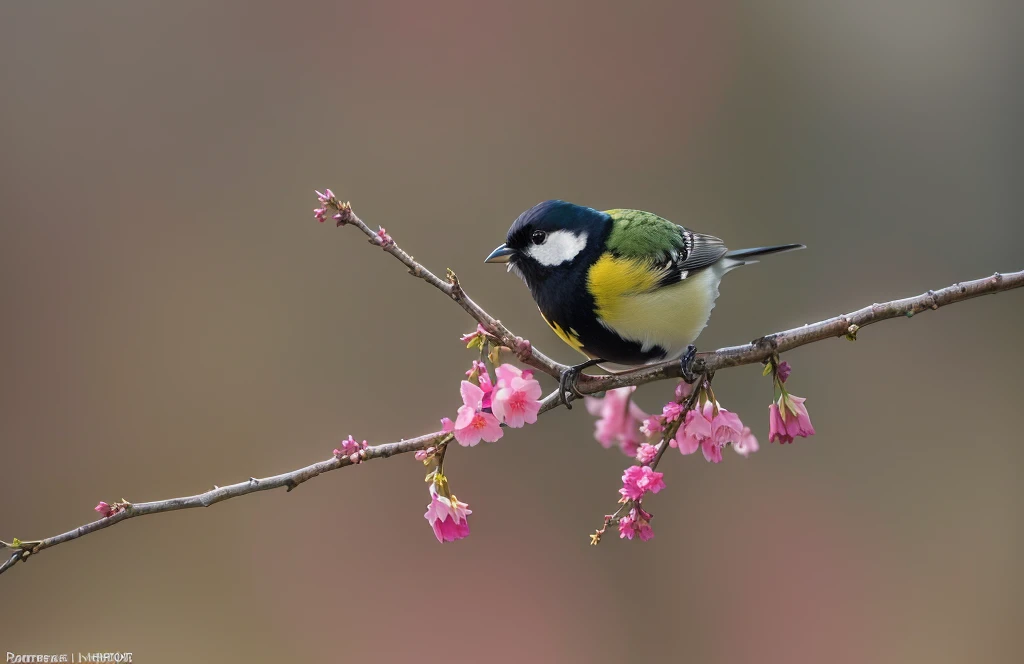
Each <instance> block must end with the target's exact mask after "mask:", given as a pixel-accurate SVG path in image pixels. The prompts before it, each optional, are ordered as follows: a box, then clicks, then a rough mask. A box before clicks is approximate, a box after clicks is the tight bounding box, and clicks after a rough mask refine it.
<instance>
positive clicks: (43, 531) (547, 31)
mask: <svg viewBox="0 0 1024 664" xmlns="http://www.w3.org/2000/svg"><path fill="white" fill-rule="evenodd" d="M1019 8H1020V7H1019V4H1017V3H1009V2H1000V1H998V0H992V1H985V0H982V1H978V2H970V3H968V2H962V1H953V0H917V1H910V0H905V1H897V2H892V1H890V0H884V1H883V0H868V1H864V2H857V3H821V2H812V1H808V0H803V1H800V0H792V1H783V2H745V3H743V2H738V3H737V2H721V3H706V2H702V3H698V2H690V3H678V2H663V3H655V4H646V3H607V4H604V3H602V4H597V3H589V2H556V3H548V2H518V3H515V4H514V5H513V4H511V3H509V4H506V5H504V6H500V5H497V4H491V5H486V6H483V5H481V4H479V3H475V2H444V3H420V2H395V3H390V2H377V3H351V4H350V3H337V2H335V3H320V4H317V3H255V2H220V3H206V2H196V1H183V2H175V3H158V2H152V1H140V2H132V3H116V4H115V3H81V2H68V1H65V2H46V3H13V2H9V3H4V4H3V5H2V6H0V84H2V90H3V94H2V97H0V141H2V143H0V275H2V277H0V279H2V280H0V311H2V312H3V314H2V321H3V325H2V327H0V348H2V349H3V351H2V358H3V364H2V366H3V370H2V372H0V445H2V457H0V468H2V484H0V486H2V488H0V491H2V498H3V499H2V500H0V538H3V539H5V540H10V539H11V537H13V536H18V537H20V538H22V539H32V538H40V537H45V536H50V535H54V534H57V533H58V532H63V531H65V530H69V529H71V528H74V527H76V526H78V525H80V524H82V523H85V522H88V521H92V520H93V519H94V517H95V516H96V515H95V513H94V512H93V511H92V507H93V505H95V504H96V502H97V501H99V500H106V501H108V502H113V501H114V500H117V499H120V498H122V497H124V498H127V499H129V500H133V501H138V502H141V501H147V500H155V499H161V498H169V497H173V496H180V495H186V494H192V493H197V492H201V491H205V490H207V489H209V488H210V487H212V485H214V484H220V485H223V484H227V483H231V482H236V481H241V480H244V479H246V478H248V477H249V476H250V475H255V476H263V475H268V474H274V473H278V472H283V471H285V470H290V469H293V468H297V467H299V466H303V465H306V464H308V463H311V462H313V461H317V460H321V459H324V458H327V457H328V456H329V455H330V451H331V449H333V447H334V446H335V445H336V444H337V442H338V441H339V440H340V439H341V438H343V437H344V436H346V435H347V434H349V433H351V434H354V435H355V436H356V437H357V438H359V439H363V438H366V439H368V440H370V441H371V442H372V443H381V442H388V441H392V440H397V439H399V438H401V437H411V436H414V435H417V434H420V433H423V432H426V431H431V430H434V429H435V428H436V427H437V420H438V418H439V417H441V416H443V415H449V416H453V415H454V412H455V409H456V407H457V406H458V405H459V404H460V401H459V396H458V390H457V385H458V381H459V379H460V378H461V376H462V373H463V371H464V370H465V369H466V367H467V366H468V364H469V361H470V359H471V355H470V353H469V352H467V351H465V350H464V349H463V348H462V347H461V345H460V344H459V343H458V336H459V335H460V334H462V333H463V332H466V331H468V330H470V329H472V328H473V323H472V321H471V320H470V319H469V318H468V317H467V316H466V315H464V314H463V313H462V312H461V310H459V309H458V307H456V306H455V305H453V304H452V303H450V302H446V301H445V300H444V299H443V298H442V297H441V296H439V295H438V294H437V293H435V292H433V291H432V290H430V288H429V287H428V286H426V285H425V284H423V283H421V282H417V281H414V280H412V279H410V278H409V277H408V276H406V275H405V273H404V271H403V270H402V269H401V268H400V267H399V266H398V265H397V264H396V263H395V262H394V261H392V260H391V259H390V258H388V257H385V256H382V255H381V253H380V252H379V251H377V250H373V249H371V248H370V247H368V246H367V245H366V243H365V242H364V240H363V239H362V238H361V236H360V235H359V234H357V233H356V232H355V231H353V230H351V229H336V228H334V227H333V225H331V224H325V225H321V224H318V223H316V222H315V221H314V220H313V218H312V216H311V209H312V208H313V207H314V206H315V202H316V199H315V197H314V196H313V189H314V188H322V187H332V188H333V189H334V191H335V192H337V194H338V195H339V196H340V197H341V198H342V199H343V200H344V199H350V200H352V202H353V205H354V207H355V209H356V211H357V212H358V213H359V214H360V215H361V216H362V217H363V219H365V220H366V221H367V222H368V223H369V224H371V225H377V224H380V225H383V226H385V227H387V229H388V230H389V231H390V232H391V233H392V235H393V236H394V237H395V239H396V240H397V241H398V242H400V243H401V244H402V245H403V246H404V247H405V248H406V249H408V250H409V251H410V252H411V253H412V254H414V255H415V256H416V257H417V258H419V259H421V260H422V261H424V262H425V263H426V264H427V265H428V266H429V267H431V268H432V269H434V270H435V271H438V272H443V270H444V268H446V267H451V268H453V269H455V270H456V271H457V272H458V274H459V276H460V277H461V278H462V281H463V283H464V284H465V286H466V288H467V289H468V290H469V292H470V293H471V294H472V295H473V296H475V297H476V299H477V300H478V301H479V302H480V303H481V304H482V305H484V306H485V307H486V308H488V309H489V310H490V311H491V312H492V313H493V314H494V315H496V316H498V317H500V318H501V320H502V321H504V322H505V323H506V324H508V325H509V326H510V327H511V328H512V329H513V330H514V331H516V332H517V333H518V334H520V335H522V336H524V337H527V338H529V339H531V340H532V341H533V342H534V343H535V344H536V345H537V346H539V347H541V348H542V349H543V350H545V351H547V352H549V353H551V354H552V355H554V356H555V357H556V358H558V359H560V360H562V361H569V360H574V359H575V356H574V354H573V353H572V351H571V350H570V349H568V348H567V347H565V346H563V345H561V343H560V342H559V341H558V340H557V339H556V338H555V337H554V335H553V334H552V333H551V332H550V331H549V330H548V329H547V328H546V326H544V324H543V322H542V321H541V320H540V318H539V316H538V315H537V314H536V310H535V308H534V305H533V303H532V301H531V299H530V297H529V294H528V292H527V291H526V289H525V288H524V287H523V285H522V284H521V283H520V282H519V280H517V279H516V278H515V277H513V276H511V275H507V274H505V272H504V270H502V269H500V268H498V267H495V266H493V265H484V263H483V258H484V256H485V255H486V254H487V253H488V252H489V251H490V250H491V249H493V248H494V246H495V245H497V244H498V243H500V242H502V241H503V238H504V235H505V232H506V230H507V228H508V225H509V224H510V223H511V222H512V220H513V219H514V218H515V217H516V216H517V215H518V214H519V212H520V211H522V210H523V209H525V208H527V207H529V206H531V205H533V204H534V203H536V202H538V201H541V200H544V199H547V198H553V197H559V198H564V199H567V200H571V201H574V202H578V203H582V204H586V205H590V206H593V207H596V208H598V209H605V208H611V207H638V208H643V209H647V210H651V211H654V212H657V213H659V214H661V215H663V216H665V217H668V218H670V219H672V220H674V221H677V222H680V223H684V224H686V225H687V226H691V227H694V228H696V229H698V230H703V231H707V232H711V233H713V234H715V235H718V236H720V237H722V238H724V239H725V240H726V242H728V243H729V245H730V246H734V247H742V246H756V245H761V244H771V243H779V242H803V243H806V244H807V245H808V246H809V250H807V251H804V252H800V253H798V254H792V255H787V256H782V257H778V258H773V259H771V260H765V261H764V262H763V263H762V264H760V265H758V266H756V267H755V268H751V269H749V270H741V271H739V272H737V273H734V274H732V275H731V276H730V277H729V278H728V279H727V281H726V282H725V284H724V286H723V288H722V296H721V298H720V299H719V300H718V307H717V309H716V310H715V315H714V317H713V319H712V323H711V325H710V327H709V328H708V329H707V330H706V332H705V333H704V335H703V336H702V337H701V339H700V340H699V345H700V346H701V348H704V349H710V348H714V347H717V346H722V345H731V344H735V343H742V342H745V341H747V340H749V339H752V338H754V337H756V336H760V335H762V334H765V333H768V332H772V331H775V330H778V329H783V328H786V327H791V326H795V325H800V324H802V323H804V322H812V321H816V320H819V319H821V318H824V317H827V316H831V315H834V314H839V313H842V312H846V311H849V310H852V309H855V308H858V307H861V306H863V305H866V304H870V303H872V302H875V301H882V300H887V299H891V298H894V297H902V296H907V295H915V294H918V293H920V292H923V291H925V290H927V289H929V288H939V287H942V286H946V285H949V284H950V283H953V282H955V281H957V280H962V279H969V278H977V277H982V276H986V275H989V274H991V273H992V272H994V271H996V270H1000V271H1011V270H1018V269H1021V268H1024V257H1022V255H1021V248H1022V246H1024V226H1022V222H1021V219H1022V213H1024V198H1022V197H1021V189H1020V183H1021V172H1022V167H1024V158H1022V156H1021V155H1022V154H1024V150H1022V148H1024V132H1022V130H1021V118H1022V117H1024V88H1022V86H1021V80H1022V74H1024V58H1022V56H1024V46H1022V44H1024V41H1022V37H1024V34H1022V33H1024V31H1022V29H1021V25H1022V24H1021V22H1020V21H1019V20H1018V19H1019V18H1020V16H1019V14H1020V11H1019ZM1022 323H1024V293H1022V292H1012V293H1007V294H1001V295H997V296H995V297H989V298H983V299H978V300H972V301H970V302H966V303H963V304H958V305H956V306H955V307H950V308H948V309H943V310H940V311H938V312H936V313H928V314H927V315H922V316H921V317H915V318H914V319H913V320H897V321H891V322H887V323H885V324H882V325H878V326H873V327H871V328H868V329H865V330H864V331H863V332H862V333H861V335H860V340H859V341H858V342H857V343H856V344H851V343H847V342H845V341H832V342H823V343H819V344H815V345H813V346H809V347H805V348H801V349H799V350H797V351H794V352H792V353H790V354H788V355H787V356H786V359H788V360H789V361H790V362H791V363H792V365H793V367H794V371H793V376H792V378H790V385H791V386H792V390H793V392H794V393H796V394H800V395H803V396H807V397H808V402H807V404H808V406H809V407H810V411H811V414H812V417H813V419H814V423H815V425H816V427H817V430H818V435H817V436H815V437H814V438H812V439H809V440H806V441H804V440H800V441H798V442H797V443H796V444H794V445H791V446H786V447H780V446H778V445H768V444H767V424H768V422H767V406H768V403H769V401H770V399H771V385H770V381H769V380H768V379H762V378H761V377H760V373H759V369H760V368H759V367H744V368H739V369H735V370H730V371H727V372H723V373H721V374H720V375H719V376H718V378H717V380H716V382H715V387H716V392H717V394H718V396H719V398H720V399H721V400H722V402H723V403H725V404H726V405H727V406H728V407H729V408H730V409H732V410H735V411H738V412H739V414H740V415H741V416H742V417H743V418H744V419H745V420H746V422H747V423H748V424H750V425H751V426H753V428H754V431H755V433H756V434H757V435H758V436H759V437H760V439H761V443H762V450H761V452H759V453H758V454H756V455H754V456H753V457H751V458H750V459H746V460H744V459H742V458H740V457H738V456H737V455H735V454H732V453H728V455H727V457H726V460H725V462H724V463H722V464H720V465H717V466H713V465H710V464H707V463H706V462H705V461H704V460H703V459H702V458H701V457H700V455H696V456H693V457H686V458H682V457H680V456H678V455H670V456H669V457H668V458H667V462H666V463H665V464H664V465H663V469H664V470H666V471H667V474H666V480H667V482H668V488H667V490H666V491H664V492H662V493H660V494H659V495H658V496H656V497H655V498H654V499H653V500H651V501H650V504H649V507H650V509H651V510H652V511H653V512H654V513H655V514H656V518H655V520H654V522H653V525H654V527H655V531H656V533H657V537H656V538H655V540H654V541H653V542H651V543H649V544H647V545H642V544H639V543H637V542H625V541H619V540H618V539H613V538H612V537H608V538H606V540H605V542H604V543H603V544H602V545H601V546H600V547H597V548H591V547H589V546H588V538H587V535H588V533H589V532H591V531H593V530H594V529H595V528H597V527H598V526H599V525H600V522H601V517H602V515H603V514H605V513H606V512H609V511H610V510H612V509H613V508H614V506H615V500H616V498H617V494H616V490H617V488H618V486H619V476H620V474H621V472H622V468H623V467H624V466H625V465H626V463H627V460H626V459H625V458H624V457H623V456H622V455H621V454H620V453H619V452H618V451H616V450H604V449H602V448H601V447H600V446H599V445H598V444H597V443H596V442H595V441H594V439H593V437H592V427H593V422H592V420H591V418H590V417H589V416H588V415H587V414H586V412H585V410H584V409H583V408H576V409H574V410H572V411H571V412H567V411H565V410H564V409H563V410H560V411H558V412H554V413H551V414H550V415H548V416H545V417H544V418H543V421H542V424H541V425H538V426H536V427H530V428H526V429H522V430H517V431H510V432H508V434H507V435H506V436H505V437H504V439H503V440H501V441H500V442H499V443H497V444H493V445H487V444H485V445H481V446H479V447H478V448H475V449H473V450H471V451H470V450H464V449H461V448H458V449H455V450H453V454H451V455H450V456H449V460H448V464H447V469H448V475H449V477H450V480H451V482H452V486H453V489H454V490H455V492H456V493H457V494H458V496H459V497H460V498H462V499H463V500H466V501H468V502H469V503H470V505H471V506H472V508H473V509H474V515H473V517H472V527H473V534H472V536H471V537H470V538H469V539H468V540H465V541H463V542H459V543H456V544H454V545H444V546H441V545H439V544H438V543H437V542H436V541H435V540H434V538H433V535H432V534H431V532H430V529H429V527H428V525H427V523H426V522H425V521H424V519H423V516H422V514H423V511H424V509H425V506H426V504H427V502H428V499H427V490H426V486H425V485H424V483H423V474H424V469H423V467H422V465H421V464H420V463H418V462H416V461H415V460H413V459H412V457H411V456H406V457H399V458H396V459H391V460H389V461H388V462H387V463H384V462H375V463H371V464H367V465H366V466H363V467H359V468H353V469H348V470H345V471H344V472H339V473H331V474H329V475H326V476H323V477H321V478H318V479H317V480H316V481H312V482H309V483H307V484H304V485H302V486H301V487H300V488H299V489H298V490H296V491H295V492H292V493H289V494H286V493H285V492H283V491H275V492H268V493H261V494H257V495H253V496H248V497H245V498H244V499H238V500H232V501H229V502H227V503H222V504H219V505H217V506H215V507H214V508H212V509H209V510H199V511H194V510H193V511H187V512H176V513H172V514H164V515H159V516H153V517H147V518H145V519H137V520H133V521H131V522H129V523H125V524H122V525H119V526H117V527H116V528H112V529H109V530H105V531H102V532H100V533H97V534H94V535H90V536H89V537H86V538H83V539H81V540H78V541H75V542H72V543H69V544H66V545H62V546H59V547H57V548H54V549H52V550H50V551H47V552H46V553H45V554H43V555H40V556H39V557H38V558H35V559H33V560H32V561H31V563H30V564H26V565H19V566H18V567H17V568H15V569H12V570H10V571H9V572H8V573H7V574H4V576H3V577H2V578H0V595H2V597H3V601H2V602H0V616H2V618H0V651H13V652H15V653H46V652H58V653H59V652H94V651H132V652H133V653H134V654H135V659H134V661H136V662H139V663H140V664H147V663H150V662H180V661H196V662H207V661H208V662H214V661H223V662H258V661H282V660H283V661H298V662H303V661H343V662H364V661H381V662H404V661H417V662H420V663H430V662H451V661H467V662H520V661H542V662H622V661H643V660H646V661H652V660H653V661H692V662H709V663H716V662H722V663H735V662H787V663H801V662H837V663H843V662H851V663H852V662H908V661H912V662H929V664H937V663H943V662H963V661H972V662H1020V661H1022V659H1024V642H1022V640H1021V635H1020V626H1021V623H1022V620H1024V601H1022V599H1021V597H1022V591H1024V571H1022V568H1021V560H1022V557H1024V527H1022V523H1024V521H1022V516H1021V509H1022V507H1024V485H1022V483H1021V481H1020V479H1019V478H1020V473H1021V469H1022V467H1024V449H1022V445H1021V442H1022V441H1021V433H1020V431H1021V427H1020V422H1019V420H1018V418H1019V417H1020V398H1021V395H1022V390H1021V387H1020V383H1019V377H1018V376H1017V373H1018V370H1019V367H1020V366H1021V362H1022V361H1024V350H1022V348H1021V345H1020V335H1021V332H1020V330H1021V325H1022ZM544 380H547V379H544ZM544 385H545V387H546V389H551V388H552V387H553V383H552V382H551V381H547V382H546V383H544ZM671 389H672V386H671V385H669V384H659V385H653V386H649V387H646V388H643V389H641V391H640V392H639V393H638V399H639V401H640V403H641V404H642V405H644V406H645V407H647V408H648V409H654V408H657V407H658V406H659V404H661V403H663V402H664V401H665V399H666V398H667V397H668V395H669V394H670V392H671Z"/></svg>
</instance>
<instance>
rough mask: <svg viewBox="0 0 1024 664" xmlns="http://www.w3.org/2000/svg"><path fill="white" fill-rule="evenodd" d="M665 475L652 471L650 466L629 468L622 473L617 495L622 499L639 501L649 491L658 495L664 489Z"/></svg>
mask: <svg viewBox="0 0 1024 664" xmlns="http://www.w3.org/2000/svg"><path fill="white" fill-rule="evenodd" d="M664 477H665V474H664V473H659V472H657V471H655V470H652V469H651V467H650V466H630V467H629V468H627V469H626V470H625V472H623V473H622V488H621V489H619V493H621V494H622V496H623V497H624V498H628V499H630V500H639V499H641V498H643V495H644V494H645V493H647V492H648V491H650V492H651V493H658V492H659V491H661V490H662V489H664V488H665V480H664Z"/></svg>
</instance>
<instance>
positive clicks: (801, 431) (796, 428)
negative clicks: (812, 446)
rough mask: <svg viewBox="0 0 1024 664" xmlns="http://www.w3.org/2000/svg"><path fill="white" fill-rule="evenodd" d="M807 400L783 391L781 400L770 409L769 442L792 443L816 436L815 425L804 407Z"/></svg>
mask: <svg viewBox="0 0 1024 664" xmlns="http://www.w3.org/2000/svg"><path fill="white" fill-rule="evenodd" d="M806 400H807V399H805V398H804V397H797V396H793V395H792V394H789V393H788V392H786V391H785V390H783V392H782V396H781V397H779V400H778V401H777V402H775V403H773V404H772V405H771V406H769V407H768V441H769V442H772V443H775V442H778V443H792V442H793V439H794V438H797V437H800V438H807V437H809V436H813V435H814V425H813V424H811V416H810V415H809V414H808V413H807V406H805V405H804V401H806Z"/></svg>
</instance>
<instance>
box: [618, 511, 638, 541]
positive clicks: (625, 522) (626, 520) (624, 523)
mask: <svg viewBox="0 0 1024 664" xmlns="http://www.w3.org/2000/svg"><path fill="white" fill-rule="evenodd" d="M630 514H631V515H632V512H630ZM635 522H636V520H635V519H634V518H633V517H632V516H624V517H622V518H621V519H619V539H622V538H626V539H629V540H631V539H633V535H634V534H635V532H636V531H635V529H634V524H635Z"/></svg>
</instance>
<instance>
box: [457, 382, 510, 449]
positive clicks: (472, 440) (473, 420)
mask: <svg viewBox="0 0 1024 664" xmlns="http://www.w3.org/2000/svg"><path fill="white" fill-rule="evenodd" d="M461 393H462V406H460V407H459V416H458V417H457V418H456V419H455V426H454V428H453V431H454V432H455V440H457V441H459V445H462V446H463V447H466V446H469V447H472V446H474V445H476V444H477V443H479V442H480V440H481V439H482V440H486V441H487V442H488V443H493V442H495V441H496V440H498V439H499V438H501V437H502V435H504V433H505V432H504V431H502V430H501V424H500V423H499V422H498V418H496V417H495V416H494V415H493V414H491V413H485V412H483V410H482V409H483V399H484V391H483V390H482V389H480V386H479V385H474V384H473V383H471V382H469V381H468V380H464V381H462V389H461ZM442 422H443V420H442Z"/></svg>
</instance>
